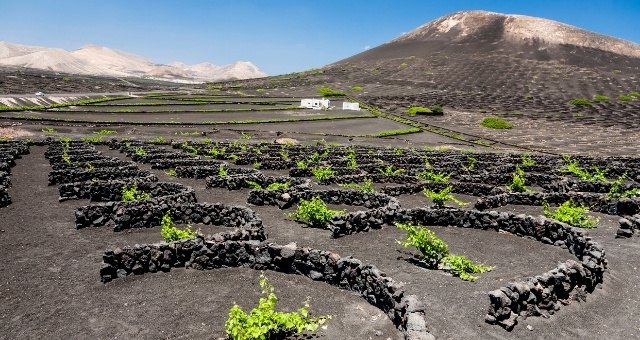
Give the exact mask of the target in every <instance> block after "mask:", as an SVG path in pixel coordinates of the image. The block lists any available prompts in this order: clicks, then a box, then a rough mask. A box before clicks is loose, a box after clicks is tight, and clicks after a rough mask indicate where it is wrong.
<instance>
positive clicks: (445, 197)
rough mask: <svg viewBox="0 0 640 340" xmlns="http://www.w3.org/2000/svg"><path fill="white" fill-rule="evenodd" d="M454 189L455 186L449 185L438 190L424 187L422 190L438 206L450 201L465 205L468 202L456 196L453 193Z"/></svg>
mask: <svg viewBox="0 0 640 340" xmlns="http://www.w3.org/2000/svg"><path fill="white" fill-rule="evenodd" d="M452 190H453V186H452V185H449V186H447V187H446V188H444V189H442V190H440V191H438V192H436V191H432V190H429V189H427V188H424V189H423V190H422V193H423V194H424V195H425V196H427V198H429V199H430V200H431V201H432V202H433V204H434V205H435V206H437V207H444V206H445V204H447V202H449V201H452V202H454V203H456V204H458V205H465V204H466V203H465V202H462V201H461V200H459V199H457V198H455V197H454V196H453V195H452V194H451V191H452Z"/></svg>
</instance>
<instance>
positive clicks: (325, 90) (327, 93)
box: [317, 87, 345, 97]
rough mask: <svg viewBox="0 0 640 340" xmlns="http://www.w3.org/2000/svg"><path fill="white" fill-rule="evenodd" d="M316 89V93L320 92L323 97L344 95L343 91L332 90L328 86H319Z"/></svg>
mask: <svg viewBox="0 0 640 340" xmlns="http://www.w3.org/2000/svg"><path fill="white" fill-rule="evenodd" d="M317 91H318V94H320V95H321V96H323V97H342V96H344V95H345V93H344V92H342V91H337V90H333V89H331V88H328V87H320V88H318V89H317Z"/></svg>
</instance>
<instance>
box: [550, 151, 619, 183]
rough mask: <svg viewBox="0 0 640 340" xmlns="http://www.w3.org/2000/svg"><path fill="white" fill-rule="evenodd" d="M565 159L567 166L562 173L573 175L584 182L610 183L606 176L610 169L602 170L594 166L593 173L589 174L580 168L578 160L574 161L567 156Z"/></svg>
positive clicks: (561, 170)
mask: <svg viewBox="0 0 640 340" xmlns="http://www.w3.org/2000/svg"><path fill="white" fill-rule="evenodd" d="M563 158H564V161H565V166H564V168H562V169H560V172H562V173H566V174H572V175H574V176H576V177H578V178H580V179H581V180H583V181H589V182H602V183H607V182H609V180H608V179H607V176H606V174H607V172H608V171H609V170H608V169H600V168H598V167H597V166H594V167H592V170H593V172H589V171H588V170H586V169H583V168H582V167H580V163H579V162H578V160H573V159H571V157H570V156H567V155H565V156H563Z"/></svg>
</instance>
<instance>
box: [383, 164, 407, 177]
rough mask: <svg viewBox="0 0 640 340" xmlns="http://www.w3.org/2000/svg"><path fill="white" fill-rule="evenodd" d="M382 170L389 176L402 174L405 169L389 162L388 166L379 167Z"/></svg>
mask: <svg viewBox="0 0 640 340" xmlns="http://www.w3.org/2000/svg"><path fill="white" fill-rule="evenodd" d="M379 170H380V172H381V173H382V174H384V175H387V176H395V175H400V174H402V173H403V172H404V169H402V168H396V167H395V166H393V164H389V165H387V166H385V167H384V168H382V169H379Z"/></svg>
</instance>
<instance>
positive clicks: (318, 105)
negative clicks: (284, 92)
mask: <svg viewBox="0 0 640 340" xmlns="http://www.w3.org/2000/svg"><path fill="white" fill-rule="evenodd" d="M330 104H331V101H329V99H325V98H322V99H303V100H302V101H300V106H302V107H306V108H308V109H314V110H322V109H328V108H329V105H330Z"/></svg>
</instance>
